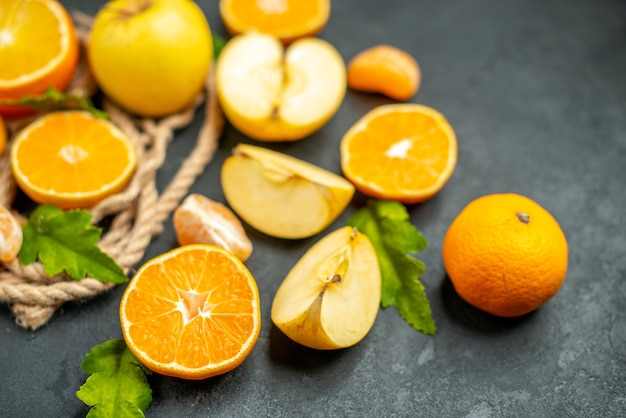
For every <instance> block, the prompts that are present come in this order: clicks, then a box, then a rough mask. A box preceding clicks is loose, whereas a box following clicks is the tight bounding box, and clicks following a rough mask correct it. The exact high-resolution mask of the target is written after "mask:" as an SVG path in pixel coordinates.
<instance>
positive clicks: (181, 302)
mask: <svg viewBox="0 0 626 418" xmlns="http://www.w3.org/2000/svg"><path fill="white" fill-rule="evenodd" d="M120 322H121V325H122V332H123V335H124V339H125V341H126V344H127V345H128V348H129V349H130V350H131V351H132V352H133V354H135V356H136V357H137V359H139V361H141V363H142V364H144V365H145V366H146V367H147V368H149V369H150V370H152V371H154V372H156V373H160V374H163V375H167V376H173V377H178V378H182V379H189V380H200V379H206V378H209V377H212V376H216V375H219V374H223V373H226V372H228V371H230V370H232V369H234V368H235V367H237V366H239V365H240V364H241V363H242V362H243V361H244V360H245V359H246V358H247V357H248V355H249V354H250V352H251V351H252V349H253V348H254V345H255V344H256V341H257V339H258V337H259V333H260V330H261V312H260V300H259V292H258V288H257V285H256V282H255V280H254V278H253V277H252V274H251V273H250V271H249V270H248V269H247V268H246V266H245V265H244V264H243V262H242V261H240V260H239V259H238V258H237V257H236V256H235V255H234V254H233V253H231V252H230V251H227V250H225V249H223V248H221V247H217V246H214V245H206V244H192V245H186V246H182V247H178V248H176V249H174V250H171V251H169V252H167V253H165V254H161V255H159V256H157V257H156V258H153V259H152V260H150V261H148V262H146V263H145V264H144V265H143V266H141V267H140V268H139V270H138V271H137V273H136V274H135V275H134V277H133V278H132V280H131V281H130V283H129V285H128V287H127V288H126V291H125V292H124V295H123V296H122V300H121V303H120Z"/></svg>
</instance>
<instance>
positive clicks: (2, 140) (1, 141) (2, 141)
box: [0, 115, 7, 157]
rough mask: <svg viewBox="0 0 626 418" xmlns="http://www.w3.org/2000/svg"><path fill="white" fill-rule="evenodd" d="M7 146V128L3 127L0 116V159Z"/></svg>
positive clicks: (0, 116)
mask: <svg viewBox="0 0 626 418" xmlns="http://www.w3.org/2000/svg"><path fill="white" fill-rule="evenodd" d="M6 146H7V128H6V126H4V119H2V115H0V157H2V154H4V149H5V148H6Z"/></svg>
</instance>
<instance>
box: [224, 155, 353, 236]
mask: <svg viewBox="0 0 626 418" xmlns="http://www.w3.org/2000/svg"><path fill="white" fill-rule="evenodd" d="M221 182H222V190H223V192H224V196H225V197H226V201H227V202H228V204H229V205H230V207H231V208H232V209H233V210H234V211H235V212H236V213H237V215H239V217H240V218H241V219H243V220H244V221H245V222H246V223H248V224H249V225H250V226H252V227H253V228H255V229H257V230H259V231H261V232H263V233H265V234H267V235H270V236H273V237H277V238H287V239H299V238H306V237H310V236H312V235H315V234H317V233H318V232H320V231H322V230H323V229H324V228H326V227H327V226H328V225H330V224H331V223H332V222H333V221H334V220H335V219H336V218H337V217H338V216H339V215H340V214H341V213H342V212H343V210H344V209H345V208H346V206H348V204H349V203H350V200H352V196H353V195H354V186H353V185H352V183H350V182H349V181H348V180H346V179H345V178H343V177H342V176H340V175H337V174H334V173H332V172H330V171H327V170H324V169H323V168H320V167H317V166H315V165H313V164H310V163H307V162H305V161H302V160H299V159H297V158H293V157H290V156H288V155H286V154H283V153H280V152H276V151H272V150H268V149H265V148H262V147H257V146H254V145H247V144H239V145H237V146H236V147H235V148H234V149H233V152H232V154H231V155H230V156H229V157H227V158H226V160H225V161H224V164H223V165H222V170H221Z"/></svg>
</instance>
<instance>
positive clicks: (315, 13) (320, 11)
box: [219, 0, 330, 44]
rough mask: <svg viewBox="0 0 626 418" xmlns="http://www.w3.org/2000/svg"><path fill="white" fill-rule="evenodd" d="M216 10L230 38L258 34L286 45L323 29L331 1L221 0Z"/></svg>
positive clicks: (328, 14)
mask: <svg viewBox="0 0 626 418" xmlns="http://www.w3.org/2000/svg"><path fill="white" fill-rule="evenodd" d="M219 10H220V16H221V17H222V21H223V23H224V26H225V27H226V29H227V30H228V31H229V32H230V33H231V35H238V34H240V33H244V32H249V31H257V32H263V33H267V34H270V35H272V36H275V37H277V38H279V39H280V40H281V41H282V42H283V43H285V44H287V43H290V42H293V41H294V40H296V39H298V38H302V37H305V36H314V35H315V34H317V33H318V32H320V31H321V30H322V29H323V28H324V26H325V25H326V22H328V18H329V17H330V0H307V1H302V0H220V4H219Z"/></svg>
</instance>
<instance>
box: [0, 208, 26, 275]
mask: <svg viewBox="0 0 626 418" xmlns="http://www.w3.org/2000/svg"><path fill="white" fill-rule="evenodd" d="M21 247H22V228H21V227H20V224H19V223H18V222H17V220H16V219H15V217H13V215H12V214H11V212H10V211H9V210H8V209H7V208H5V207H4V206H2V205H0V261H4V262H5V263H6V262H9V261H12V260H13V259H14V258H15V257H17V254H18V253H19V251H20V248H21Z"/></svg>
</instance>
